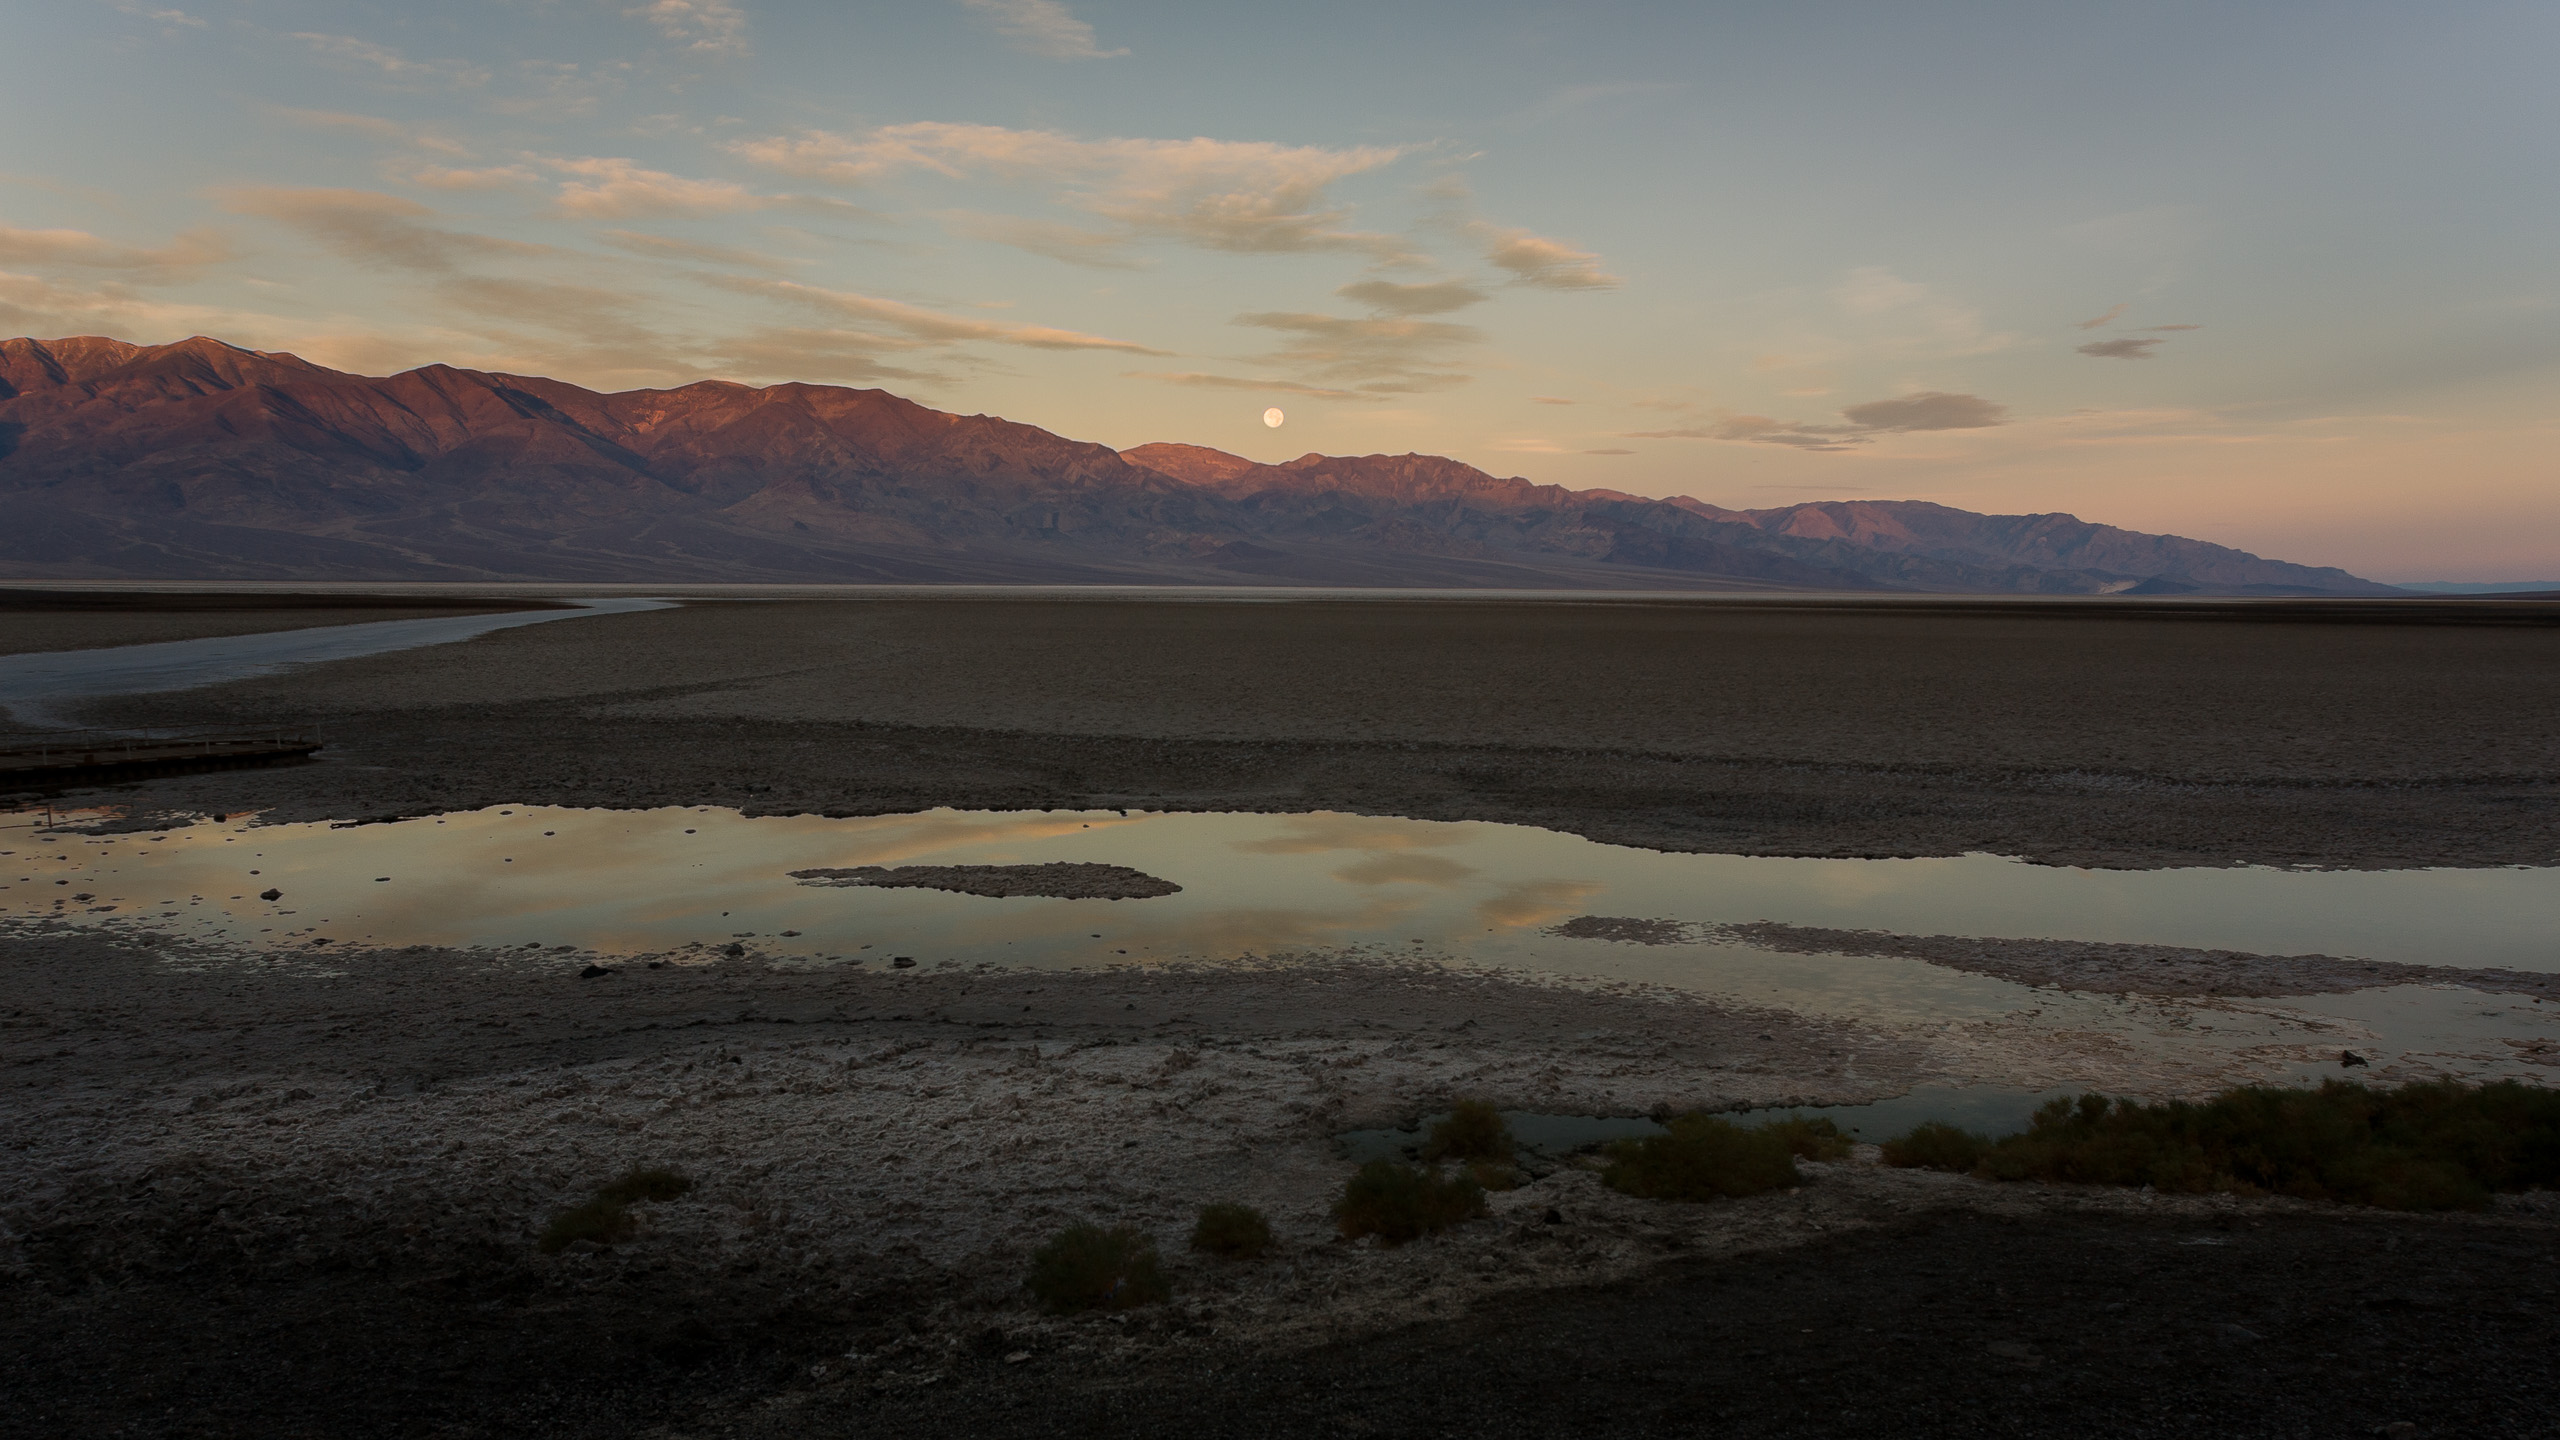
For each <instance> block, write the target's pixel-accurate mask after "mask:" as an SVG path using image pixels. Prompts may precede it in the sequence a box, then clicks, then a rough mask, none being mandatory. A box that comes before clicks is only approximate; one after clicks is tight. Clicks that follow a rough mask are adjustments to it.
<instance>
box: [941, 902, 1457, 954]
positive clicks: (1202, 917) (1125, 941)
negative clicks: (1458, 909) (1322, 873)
mask: <svg viewBox="0 0 2560 1440" xmlns="http://www.w3.org/2000/svg"><path fill="white" fill-rule="evenodd" d="M982 904H992V905H1002V906H1004V907H1005V908H1004V909H1001V910H991V909H990V910H980V911H979V912H978V913H976V914H973V915H970V916H968V917H967V918H965V919H963V920H961V921H960V922H959V923H957V924H956V925H954V926H953V927H952V929H951V930H950V932H949V933H948V934H947V935H946V936H944V938H945V939H946V940H949V941H951V942H953V943H956V944H962V945H989V944H1001V943H1004V942H1007V941H1018V942H1027V943H1028V944H1029V945H1032V946H1035V947H1040V948H1047V949H1052V950H1056V951H1059V952H1062V953H1063V952H1072V951H1076V950H1078V949H1080V948H1081V947H1078V946H1076V945H1075V944H1074V943H1073V938H1072V936H1073V931H1074V930H1075V929H1076V928H1077V925H1080V924H1083V923H1088V922H1089V923H1090V924H1091V926H1092V928H1093V930H1094V931H1099V932H1100V933H1102V934H1103V935H1105V936H1107V937H1109V938H1108V940H1107V941H1106V942H1105V943H1106V945H1107V946H1108V949H1107V950H1106V951H1105V955H1104V958H1108V959H1110V960H1113V961H1118V960H1120V959H1122V958H1123V957H1121V956H1119V955H1117V954H1114V953H1110V952H1111V951H1116V950H1118V949H1120V948H1123V947H1127V948H1129V950H1130V952H1131V953H1130V954H1129V955H1128V956H1127V957H1126V958H1127V959H1128V960H1131V961H1139V960H1170V959H1174V958H1176V957H1178V956H1180V955H1183V954H1189V955H1192V956H1194V957H1200V956H1206V957H1209V958H1214V959H1225V958H1230V957H1233V956H1236V955H1245V954H1265V955H1267V954H1270V953H1272V952H1274V951H1285V950H1295V949H1305V948H1312V947H1316V946H1331V945H1337V944H1340V943H1342V941H1343V940H1344V939H1345V937H1352V938H1357V937H1359V936H1361V935H1362V934H1363V933H1364V932H1370V933H1374V932H1376V931H1378V930H1382V929H1388V928H1397V929H1411V928H1413V926H1414V917H1416V916H1417V915H1420V914H1421V913H1422V912H1423V910H1424V902H1423V901H1421V900H1420V899H1415V898H1404V897H1398V896H1395V895H1377V894H1372V895H1370V896H1368V897H1366V899H1365V900H1364V901H1363V903H1361V904H1359V905H1356V906H1349V907H1344V908H1340V909H1336V908H1332V907H1329V906H1327V907H1319V906H1313V905H1310V906H1308V907H1305V908H1288V907H1280V906H1237V907H1234V908H1232V909H1223V910H1209V911H1195V912H1191V913H1187V914H1186V913H1183V912H1181V911H1175V910H1160V909H1154V908H1149V909H1145V910H1141V909H1138V908H1137V907H1139V906H1142V905H1147V904H1148V902H1146V901H1142V900H1129V901H1096V900H1055V901H1046V902H1042V903H1041V904H1040V905H1037V906H1029V905H1022V904H1020V903H1019V902H1012V901H994V902H982ZM1070 906H1071V907H1074V908H1072V909H1069V908H1065V907H1070ZM973 908H975V907H973ZM1070 921H1073V922H1076V924H1070V923H1069V922H1070ZM1062 938H1064V939H1067V940H1068V943H1067V944H1065V945H1060V944H1059V943H1058V942H1059V941H1060V940H1061V939H1062ZM1139 947H1149V948H1150V949H1151V950H1152V951H1153V953H1140V949H1139Z"/></svg>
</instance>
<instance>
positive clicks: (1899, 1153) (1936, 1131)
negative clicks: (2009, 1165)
mask: <svg viewBox="0 0 2560 1440" xmlns="http://www.w3.org/2000/svg"><path fill="white" fill-rule="evenodd" d="M1990 1148H1991V1142H1990V1141H1989V1140H1986V1139H1984V1138H1983V1137H1982V1136H1979V1135H1976V1134H1974V1133H1973V1132H1972V1131H1970V1130H1959V1129H1957V1128H1956V1127H1955V1126H1953V1125H1950V1124H1948V1123H1946V1122H1945V1121H1943V1120H1932V1121H1930V1122H1928V1123H1927V1124H1925V1125H1918V1126H1914V1127H1913V1128H1912V1131H1911V1133H1910V1134H1908V1135H1905V1136H1903V1137H1902V1138H1901V1139H1899V1140H1887V1141H1886V1142H1884V1163H1886V1164H1887V1165H1899V1166H1901V1167H1903V1168H1904V1169H1906V1170H1956V1171H1965V1172H1970V1171H1971V1170H1972V1169H1973V1168H1974V1167H1975V1166H1977V1165H1980V1164H1981V1163H1982V1156H1983V1152H1985V1151H1987V1150H1989V1149H1990Z"/></svg>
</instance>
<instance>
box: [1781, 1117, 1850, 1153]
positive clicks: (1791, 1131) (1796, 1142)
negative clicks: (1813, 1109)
mask: <svg viewBox="0 0 2560 1440" xmlns="http://www.w3.org/2000/svg"><path fill="white" fill-rule="evenodd" d="M1760 1128H1761V1129H1762V1130H1763V1131H1765V1132H1767V1133H1768V1134H1771V1135H1775V1136H1777V1137H1778V1138H1779V1139H1781V1140H1784V1141H1785V1142H1787V1149H1788V1151H1789V1152H1791V1153H1792V1154H1794V1156H1795V1157H1796V1158H1797V1159H1799V1160H1843V1159H1846V1158H1848V1154H1849V1148H1850V1147H1851V1146H1852V1145H1855V1144H1856V1143H1857V1142H1856V1141H1854V1140H1851V1139H1850V1138H1849V1137H1848V1136H1846V1135H1843V1134H1841V1133H1840V1127H1839V1126H1838V1125H1835V1124H1833V1123H1832V1122H1831V1119H1830V1117H1828V1116H1822V1115H1815V1116H1804V1115H1790V1116H1787V1117H1786V1118H1785V1119H1783V1120H1771V1121H1767V1122H1765V1123H1764V1124H1762V1125H1761V1127H1760Z"/></svg>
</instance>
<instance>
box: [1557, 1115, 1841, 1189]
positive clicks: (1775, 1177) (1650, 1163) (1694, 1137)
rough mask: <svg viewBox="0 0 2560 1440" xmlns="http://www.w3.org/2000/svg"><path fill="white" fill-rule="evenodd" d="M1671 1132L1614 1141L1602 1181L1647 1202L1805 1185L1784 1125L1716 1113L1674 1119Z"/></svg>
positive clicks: (1677, 1116) (1678, 1116) (1601, 1174)
mask: <svg viewBox="0 0 2560 1440" xmlns="http://www.w3.org/2000/svg"><path fill="white" fill-rule="evenodd" d="M1787 1123H1790V1122H1783V1121H1782V1122H1780V1125H1784V1124H1787ZM1670 1131H1671V1133H1670V1134H1668V1135H1647V1136H1645V1137H1644V1138H1642V1139H1640V1140H1618V1141H1613V1142H1611V1143H1610V1145H1609V1147H1608V1149H1607V1150H1606V1151H1605V1152H1603V1153H1605V1154H1606V1155H1607V1156H1608V1158H1609V1164H1608V1167H1607V1168H1606V1169H1604V1170H1602V1171H1601V1172H1600V1178H1601V1179H1602V1180H1603V1181H1605V1182H1607V1183H1608V1185H1609V1186H1610V1188H1611V1189H1615V1190H1623V1191H1625V1192H1626V1193H1628V1194H1630V1195H1637V1196H1642V1197H1643V1198H1645V1199H1647V1200H1717V1199H1738V1198H1740V1197H1742V1196H1745V1195H1758V1194H1760V1193H1762V1192H1763V1191H1768V1190H1778V1189H1783V1188H1785V1187H1787V1186H1791V1185H1797V1184H1801V1183H1803V1180H1804V1177H1803V1176H1801V1175H1799V1174H1797V1173H1796V1156H1795V1149H1794V1147H1793V1145H1792V1144H1791V1143H1790V1141H1789V1135H1788V1133H1787V1132H1785V1131H1782V1130H1781V1129H1780V1128H1779V1126H1776V1125H1759V1126H1753V1127H1751V1128H1749V1129H1745V1128H1743V1127H1742V1126H1740V1125H1736V1124H1734V1123H1733V1122H1732V1121H1730V1120H1725V1119H1721V1118H1719V1117H1717V1116H1714V1115H1703V1114H1690V1115H1676V1116H1673V1117H1672V1119H1671V1121H1670Z"/></svg>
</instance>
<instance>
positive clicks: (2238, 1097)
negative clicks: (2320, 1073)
mask: <svg viewBox="0 0 2560 1440" xmlns="http://www.w3.org/2000/svg"><path fill="white" fill-rule="evenodd" d="M1931 1128H1933V1127H1929V1126H1923V1127H1921V1130H1928V1129H1931ZM1934 1128H1936V1129H1939V1130H1948V1129H1949V1127H1945V1126H1939V1127H1934ZM1949 1133H1952V1134H1961V1132H1954V1131H1949ZM1967 1138H1971V1137H1967ZM1921 1139H1922V1137H1921V1132H1920V1131H1917V1130H1915V1131H1914V1132H1912V1135H1911V1136H1909V1137H1906V1139H1905V1140H1904V1141H1902V1142H1897V1145H1898V1146H1901V1147H1903V1148H1904V1149H1905V1151H1906V1153H1908V1152H1909V1149H1910V1147H1911V1145H1912V1143H1913V1142H1916V1141H1920V1140H1921ZM1927 1143H1928V1144H1936V1143H1938V1142H1937V1140H1936V1139H1935V1138H1933V1139H1932V1140H1931V1141H1929V1142H1927ZM1975 1143H1976V1144H1977V1145H1979V1146H1980V1149H1979V1151H1978V1158H1977V1159H1976V1161H1975V1163H1974V1164H1973V1165H1971V1166H1963V1165H1960V1164H1958V1163H1956V1162H1957V1160H1958V1159H1959V1156H1958V1154H1957V1152H1956V1151H1955V1149H1954V1148H1953V1147H1946V1149H1945V1153H1944V1160H1945V1163H1942V1164H1940V1165H1939V1167H1938V1168H1943V1169H1958V1168H1966V1169H1971V1170H1973V1171H1974V1172H1975V1173H1977V1174H1980V1175H1984V1176H1987V1177H1989V1178H1991V1179H1994V1180H2056V1181H2066V1182H2077V1183H2082V1184H2094V1185H2149V1186H2152V1187H2154V1188H2157V1189H2161V1190H2173V1191H2184V1192H2188V1193H2197V1192H2202V1191H2209V1190H2229V1191H2239V1192H2243V1193H2261V1192H2264V1193H2272V1194H2278V1195H2291V1196H2295V1197H2298V1198H2301V1199H2306V1200H2338V1201H2345V1202H2348V1203H2351V1204H2359V1205H2375V1206H2380V1207H2382V1208H2384V1209H2390V1210H2454V1209H2478V1208H2481V1207H2484V1206H2486V1205H2487V1204H2488V1203H2489V1196H2490V1194H2491V1193H2492V1192H2494V1191H2498V1190H2521V1189H2525V1188H2528V1187H2532V1186H2542V1185H2551V1184H2554V1183H2560V1093H2555V1092H2553V1091H2550V1090H2545V1089H2541V1088H2539V1087H2536V1086H2531V1085H2525V1084H2521V1083H2519V1082H2517V1081H2513V1080H2501V1081H2498V1082H2496V1083H2494V1084H2489V1085H2479V1086H2471V1085H2464V1084H2461V1083H2459V1082H2457V1081H2451V1080H2441V1081H2429V1082H2425V1083H2421V1084H2415V1085H2405V1086H2402V1087H2400V1088H2398V1089H2396V1090H2377V1089H2373V1088H2371V1087H2368V1086H2364V1085H2357V1084H2352V1083H2349V1082H2346V1081H2339V1080H2332V1081H2329V1082H2328V1083H2326V1084H2324V1085H2322V1086H2321V1087H2320V1088H2319V1089H2317V1090H2292V1089H2281V1088H2276V1087H2272V1086H2242V1087H2240V1088H2238V1089H2233V1090H2226V1091H2224V1092H2222V1093H2221V1094H2219V1095H2216V1096H2214V1097H2213V1098H2212V1099H2210V1100H2206V1101H2203V1102H2201V1103H2189V1102H2186V1101H2171V1102H2169V1103H2166V1104H2144V1103H2142V1102H2140V1101H2135V1100H2111V1099H2109V1098H2108V1097H2106V1096H2104V1095H2083V1096H2081V1097H2080V1098H2079V1099H2078V1100H2055V1101H2052V1102H2050V1103H2048V1104H2047V1105H2045V1107H2044V1108H2043V1109H2041V1110H2038V1111H2037V1112H2036V1114H2035V1119H2034V1121H2033V1122H2032V1123H2031V1124H2030V1125H2029V1126H2028V1128H2027V1131H2026V1133H2024V1134H2022V1135H2012V1136H2009V1137H2008V1138H2006V1139H2004V1140H2000V1141H1998V1142H1995V1143H1989V1144H1982V1142H1979V1141H1976V1142H1975ZM1923 1148H1925V1145H1924V1147H1923ZM1895 1151H1896V1146H1888V1147H1886V1153H1887V1158H1888V1159H1890V1158H1892V1157H1893V1155H1894V1153H1895ZM1896 1163H1931V1162H1900V1161H1897V1162H1896Z"/></svg>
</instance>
